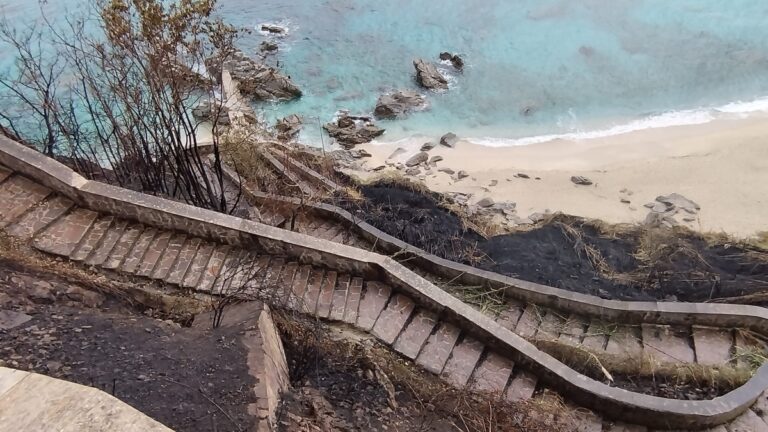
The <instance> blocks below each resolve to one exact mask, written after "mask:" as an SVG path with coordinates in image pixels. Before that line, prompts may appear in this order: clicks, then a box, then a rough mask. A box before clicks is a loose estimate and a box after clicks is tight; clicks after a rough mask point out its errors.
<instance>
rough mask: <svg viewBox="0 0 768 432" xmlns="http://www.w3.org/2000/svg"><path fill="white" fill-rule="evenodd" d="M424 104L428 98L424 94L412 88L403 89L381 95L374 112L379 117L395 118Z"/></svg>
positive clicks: (422, 106)
mask: <svg viewBox="0 0 768 432" xmlns="http://www.w3.org/2000/svg"><path fill="white" fill-rule="evenodd" d="M424 106H426V99H425V98H424V96H423V95H421V94H419V93H417V92H415V91H411V90H401V91H398V92H395V93H392V94H386V95H382V96H380V97H379V100H378V102H376V110H375V111H374V112H373V113H374V115H375V116H376V118H379V119H394V118H397V117H403V116H404V115H406V114H407V113H409V112H410V111H412V110H415V109H420V108H424Z"/></svg>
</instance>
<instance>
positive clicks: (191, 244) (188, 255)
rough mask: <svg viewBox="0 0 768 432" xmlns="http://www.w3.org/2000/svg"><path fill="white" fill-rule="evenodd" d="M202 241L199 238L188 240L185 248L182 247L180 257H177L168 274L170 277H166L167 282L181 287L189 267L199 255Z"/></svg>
mask: <svg viewBox="0 0 768 432" xmlns="http://www.w3.org/2000/svg"><path fill="white" fill-rule="evenodd" d="M202 242H203V241H202V239H199V238H197V237H193V238H188V239H187V241H185V242H184V246H182V247H181V250H180V251H179V255H178V256H177V257H176V262H175V263H173V266H172V267H171V271H169V272H168V276H166V277H165V282H166V283H169V284H171V285H180V284H181V282H182V281H183V280H184V275H186V274H187V270H189V266H190V265H192V260H193V259H194V258H195V255H196V254H197V248H199V247H200V243H202Z"/></svg>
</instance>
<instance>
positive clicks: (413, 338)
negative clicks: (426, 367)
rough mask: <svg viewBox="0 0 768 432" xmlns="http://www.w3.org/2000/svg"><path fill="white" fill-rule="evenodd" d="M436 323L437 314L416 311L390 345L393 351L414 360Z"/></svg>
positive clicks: (424, 310)
mask: <svg viewBox="0 0 768 432" xmlns="http://www.w3.org/2000/svg"><path fill="white" fill-rule="evenodd" d="M435 325H437V315H436V314H435V313H433V312H431V311H429V310H426V309H422V310H420V311H418V312H417V313H416V315H415V316H414V317H413V319H412V320H411V322H409V323H408V325H406V327H405V330H403V332H402V333H400V336H398V337H397V340H396V341H395V344H394V345H393V346H392V347H393V348H394V349H395V351H397V352H399V353H400V354H402V355H404V356H406V357H408V358H409V359H411V360H415V359H416V357H417V356H418V355H419V352H420V351H421V349H422V347H423V346H424V344H426V343H427V339H429V336H430V335H431V334H432V330H434V328H435Z"/></svg>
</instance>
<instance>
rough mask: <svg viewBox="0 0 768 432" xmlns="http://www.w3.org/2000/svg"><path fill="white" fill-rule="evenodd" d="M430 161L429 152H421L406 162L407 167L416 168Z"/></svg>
mask: <svg viewBox="0 0 768 432" xmlns="http://www.w3.org/2000/svg"><path fill="white" fill-rule="evenodd" d="M428 160H429V154H428V153H427V152H419V153H416V154H415V155H414V156H412V157H411V158H410V159H408V160H407V161H406V162H405V166H407V167H414V166H416V165H420V164H423V163H425V162H426V161H428Z"/></svg>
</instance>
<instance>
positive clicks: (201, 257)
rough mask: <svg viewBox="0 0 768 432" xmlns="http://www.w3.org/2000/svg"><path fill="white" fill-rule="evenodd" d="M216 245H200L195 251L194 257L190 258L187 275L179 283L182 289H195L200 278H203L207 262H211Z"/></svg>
mask: <svg viewBox="0 0 768 432" xmlns="http://www.w3.org/2000/svg"><path fill="white" fill-rule="evenodd" d="M215 248H216V245H214V244H213V243H202V244H201V245H200V247H199V248H198V249H197V253H196V254H195V257H194V258H192V262H191V263H190V265H189V269H187V274H186V275H184V279H183V281H182V282H181V286H182V287H183V288H196V287H197V284H198V283H199V282H200V278H201V277H203V272H204V271H205V269H206V267H208V261H210V260H211V255H213V250H214V249H215Z"/></svg>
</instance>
